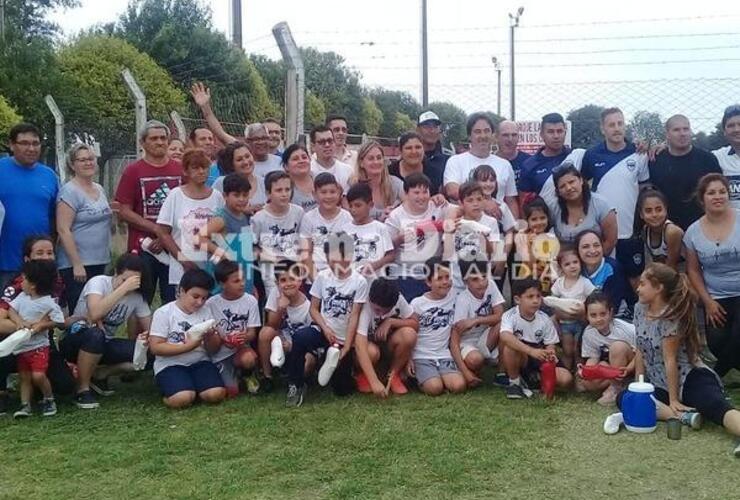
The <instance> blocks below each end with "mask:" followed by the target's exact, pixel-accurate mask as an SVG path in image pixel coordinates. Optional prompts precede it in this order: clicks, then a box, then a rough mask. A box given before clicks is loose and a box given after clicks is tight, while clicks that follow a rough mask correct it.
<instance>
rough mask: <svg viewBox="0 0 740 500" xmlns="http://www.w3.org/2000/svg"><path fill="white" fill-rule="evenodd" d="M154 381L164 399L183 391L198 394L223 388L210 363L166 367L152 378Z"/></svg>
mask: <svg viewBox="0 0 740 500" xmlns="http://www.w3.org/2000/svg"><path fill="white" fill-rule="evenodd" d="M154 381H155V382H156V383H157V387H159V391H160V392H161V393H162V395H163V396H164V397H166V398H169V397H170V396H173V395H175V394H177V393H178V392H183V391H194V392H195V393H196V394H200V393H201V392H204V391H207V390H208V389H213V388H215V387H224V383H223V380H221V374H219V373H218V368H216V365H214V364H213V363H211V362H210V361H199V362H198V363H195V364H193V365H190V366H184V365H175V366H168V367H167V368H165V369H164V370H162V371H161V372H159V373H157V375H155V376H154Z"/></svg>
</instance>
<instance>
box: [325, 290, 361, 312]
mask: <svg viewBox="0 0 740 500" xmlns="http://www.w3.org/2000/svg"><path fill="white" fill-rule="evenodd" d="M326 293H327V297H326V298H324V301H323V306H324V307H323V308H322V310H321V313H322V314H324V315H325V316H329V317H331V318H339V317H341V316H344V315H345V314H348V313H349V311H350V309H351V308H352V303H353V302H354V300H355V292H352V293H348V294H343V293H339V292H338V291H337V289H336V287H333V286H330V287H328V288H327V289H326Z"/></svg>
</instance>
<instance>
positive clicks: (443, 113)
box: [429, 101, 467, 143]
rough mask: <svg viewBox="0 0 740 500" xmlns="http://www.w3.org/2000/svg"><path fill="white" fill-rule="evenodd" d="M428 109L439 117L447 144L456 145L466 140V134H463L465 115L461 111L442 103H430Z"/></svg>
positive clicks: (448, 103) (449, 103)
mask: <svg viewBox="0 0 740 500" xmlns="http://www.w3.org/2000/svg"><path fill="white" fill-rule="evenodd" d="M429 109H430V110H431V111H434V112H435V113H436V114H437V116H439V119H440V121H441V122H442V130H443V131H444V133H445V139H446V141H447V142H455V143H457V142H465V141H466V140H467V133H466V132H465V120H466V119H467V113H465V111H464V110H463V109H461V108H458V107H457V106H455V105H454V104H452V103H451V102H443V101H436V102H432V103H430V104H429Z"/></svg>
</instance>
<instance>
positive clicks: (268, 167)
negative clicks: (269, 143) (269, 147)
mask: <svg viewBox="0 0 740 500" xmlns="http://www.w3.org/2000/svg"><path fill="white" fill-rule="evenodd" d="M278 170H283V160H282V159H281V158H280V157H279V156H276V155H273V154H268V155H267V159H266V160H264V161H255V162H254V175H259V176H260V177H262V178H265V177H267V174H269V173H270V172H276V171H278Z"/></svg>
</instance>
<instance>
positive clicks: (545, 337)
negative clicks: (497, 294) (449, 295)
mask: <svg viewBox="0 0 740 500" xmlns="http://www.w3.org/2000/svg"><path fill="white" fill-rule="evenodd" d="M511 294H512V295H513V296H514V302H515V303H516V306H515V307H513V308H511V309H509V310H508V311H506V312H505V313H504V315H503V317H502V318H501V340H500V343H501V346H502V349H501V359H502V360H503V362H504V366H505V367H506V374H507V375H508V376H509V385H508V386H507V387H506V397H507V398H509V399H522V398H524V397H526V398H530V397H532V391H531V390H530V389H529V387H527V384H526V383H525V382H524V381H523V380H522V375H524V376H525V377H527V378H529V379H530V381H531V379H538V378H539V371H540V364H541V363H543V362H545V361H555V362H557V361H558V359H557V356H556V354H555V346H556V345H557V344H558V342H559V338H558V332H557V330H556V329H555V325H554V324H553V322H552V320H551V319H550V317H549V316H548V315H547V314H545V313H544V312H542V311H540V306H541V305H542V288H541V285H540V282H539V281H537V280H535V279H534V278H524V279H521V280H514V281H513V282H512V285H511ZM555 377H556V387H558V388H560V389H565V388H567V387H569V386H570V385H571V383H572V382H573V376H572V375H571V374H570V372H569V371H568V370H567V369H565V368H564V367H562V366H558V367H556V369H555Z"/></svg>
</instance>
